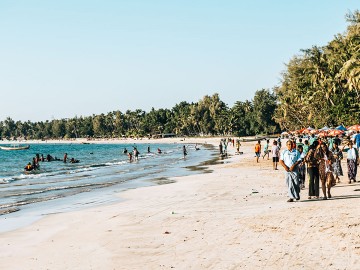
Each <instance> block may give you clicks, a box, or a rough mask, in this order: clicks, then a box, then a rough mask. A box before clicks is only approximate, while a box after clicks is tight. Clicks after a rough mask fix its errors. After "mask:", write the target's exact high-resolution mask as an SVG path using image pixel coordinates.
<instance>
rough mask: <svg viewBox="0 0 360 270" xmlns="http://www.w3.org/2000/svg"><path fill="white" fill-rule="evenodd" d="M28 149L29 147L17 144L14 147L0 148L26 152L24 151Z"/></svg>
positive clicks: (1, 147) (0, 147)
mask: <svg viewBox="0 0 360 270" xmlns="http://www.w3.org/2000/svg"><path fill="white" fill-rule="evenodd" d="M29 148H30V145H23V146H21V145H18V144H15V145H11V146H0V149H1V150H26V149H29Z"/></svg>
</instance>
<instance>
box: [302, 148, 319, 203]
mask: <svg viewBox="0 0 360 270" xmlns="http://www.w3.org/2000/svg"><path fill="white" fill-rule="evenodd" d="M318 145H319V142H318V141H314V142H313V143H312V144H311V145H310V147H309V152H308V153H307V154H306V156H305V162H306V165H307V171H308V174H309V198H308V199H311V198H312V197H314V196H315V197H316V199H318V198H319V186H320V178H319V167H318V159H317V158H316V157H315V150H316V147H317V146H318Z"/></svg>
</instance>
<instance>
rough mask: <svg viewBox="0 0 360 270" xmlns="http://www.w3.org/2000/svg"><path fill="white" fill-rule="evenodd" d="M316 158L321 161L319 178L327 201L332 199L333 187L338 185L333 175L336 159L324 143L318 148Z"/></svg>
mask: <svg viewBox="0 0 360 270" xmlns="http://www.w3.org/2000/svg"><path fill="white" fill-rule="evenodd" d="M315 157H316V158H317V159H318V160H319V176H320V181H321V189H322V192H323V195H324V197H323V200H327V198H331V193H330V189H331V187H332V186H335V184H336V182H335V178H334V175H333V173H332V171H333V168H332V164H333V162H334V160H335V159H334V156H333V154H332V152H331V151H330V150H329V148H328V147H327V145H326V144H325V143H323V142H322V143H321V144H319V145H318V146H317V148H316V150H315ZM326 188H327V196H326Z"/></svg>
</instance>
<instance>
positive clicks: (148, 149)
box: [147, 145, 150, 153]
mask: <svg viewBox="0 0 360 270" xmlns="http://www.w3.org/2000/svg"><path fill="white" fill-rule="evenodd" d="M147 151H148V153H150V145H149V146H148V147H147Z"/></svg>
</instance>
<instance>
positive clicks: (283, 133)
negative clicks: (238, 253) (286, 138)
mask: <svg viewBox="0 0 360 270" xmlns="http://www.w3.org/2000/svg"><path fill="white" fill-rule="evenodd" d="M281 135H289V133H288V132H286V131H284V132H281Z"/></svg>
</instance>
